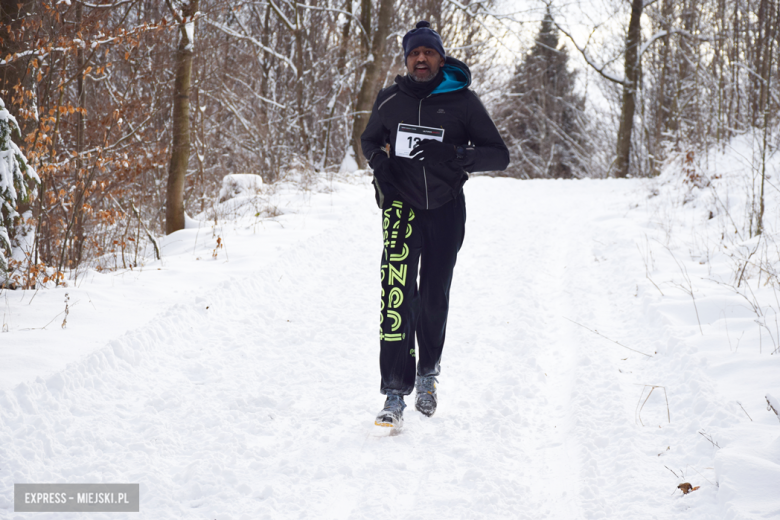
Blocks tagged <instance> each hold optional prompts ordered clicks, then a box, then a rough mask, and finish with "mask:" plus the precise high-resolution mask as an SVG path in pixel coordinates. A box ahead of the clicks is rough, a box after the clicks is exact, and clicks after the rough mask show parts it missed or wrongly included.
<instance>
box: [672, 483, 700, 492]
mask: <svg viewBox="0 0 780 520" xmlns="http://www.w3.org/2000/svg"><path fill="white" fill-rule="evenodd" d="M699 487H700V486H696V487H693V486H692V485H690V484H689V483H687V482H683V483H682V484H680V485H679V486H677V488H678V489H679V490H680V491H682V492H683V495H687V494H688V493H690V492H691V491H696V490H697V489H699Z"/></svg>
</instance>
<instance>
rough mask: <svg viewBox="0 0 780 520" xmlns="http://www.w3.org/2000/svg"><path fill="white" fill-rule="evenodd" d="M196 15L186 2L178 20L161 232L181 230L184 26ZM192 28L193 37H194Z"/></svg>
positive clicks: (186, 121)
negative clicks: (177, 42) (168, 154)
mask: <svg viewBox="0 0 780 520" xmlns="http://www.w3.org/2000/svg"><path fill="white" fill-rule="evenodd" d="M197 12H198V0H190V2H189V3H188V4H186V5H185V6H184V8H183V10H182V19H181V20H180V21H179V44H178V47H177V49H176V60H175V63H176V80H175V83H174V88H173V130H172V131H173V142H172V145H171V163H170V166H169V167H168V190H167V200H166V204H165V233H166V234H171V233H173V232H174V231H178V230H180V229H184V181H185V177H186V175H187V164H188V163H189V158H190V86H191V82H192V56H193V55H194V52H193V46H194V42H191V41H190V39H189V35H188V34H187V30H186V24H187V23H188V22H191V21H192V17H193V15H194V14H195V13H197ZM194 32H195V31H194V28H193V34H194Z"/></svg>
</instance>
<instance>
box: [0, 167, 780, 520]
mask: <svg viewBox="0 0 780 520" xmlns="http://www.w3.org/2000/svg"><path fill="white" fill-rule="evenodd" d="M676 179H677V177H675V175H674V174H673V172H671V173H669V174H668V175H667V176H666V177H662V178H661V179H660V180H658V181H653V183H648V182H647V181H637V180H630V181H618V180H604V181H515V180H510V179H489V178H475V179H473V180H471V181H469V183H468V184H467V185H466V201H467V207H468V222H467V231H466V241H465V244H464V247H463V250H462V251H461V254H460V257H459V260H458V266H457V267H456V274H455V281H454V284H453V288H452V302H451V314H450V320H449V326H448V332H447V345H446V346H445V350H444V358H443V363H442V376H441V377H440V384H439V394H440V398H439V399H440V402H439V410H438V411H437V413H436V415H435V416H434V417H433V418H430V419H427V418H424V417H422V416H421V415H420V414H419V413H417V412H415V411H414V410H413V407H409V408H407V411H406V421H405V427H404V429H403V431H402V433H401V434H400V435H397V436H392V437H377V436H375V434H374V430H375V428H374V427H373V425H372V421H373V417H374V415H375V414H376V412H377V411H378V410H379V409H380V408H381V405H382V401H383V399H382V396H380V395H379V393H378V388H379V380H378V344H377V337H376V336H377V327H376V324H377V321H378V316H377V314H378V313H377V312H376V311H377V309H378V302H377V294H378V291H379V280H378V274H379V258H380V252H381V241H380V234H379V225H380V221H379V211H378V210H377V209H376V208H375V206H374V205H373V194H372V192H371V189H370V186H369V183H368V179H367V178H362V179H359V180H356V181H355V182H353V183H351V184H343V183H336V184H334V185H333V191H332V193H318V194H314V195H311V196H310V197H307V198H306V199H305V200H297V201H292V202H290V204H289V206H288V207H281V208H279V209H280V210H281V211H282V212H283V213H284V214H283V215H281V216H277V217H275V218H273V219H268V218H260V217H257V216H254V213H253V212H248V213H247V215H246V216H244V217H242V218H238V219H236V220H233V221H230V222H222V221H220V220H219V218H218V220H217V224H218V227H217V229H216V230H212V228H211V226H212V224H213V222H212V221H211V220H210V219H211V217H209V220H208V221H206V218H207V216H206V215H202V216H200V217H198V218H199V219H202V220H201V221H200V226H199V228H198V227H196V228H193V229H187V230H185V231H182V232H179V233H176V234H174V235H172V236H171V237H168V238H166V241H165V243H164V251H163V260H162V262H153V261H151V260H147V263H146V265H145V267H144V269H143V270H142V271H138V270H136V271H132V272H130V271H123V272H113V273H102V274H95V273H91V274H89V276H86V277H83V278H82V279H83V280H84V281H83V282H82V283H81V285H80V286H79V287H78V288H74V287H69V288H66V289H58V290H51V291H40V292H39V293H38V295H37V296H35V298H34V299H32V297H33V293H25V294H22V293H19V292H15V293H5V294H3V299H4V305H5V309H6V310H5V312H6V314H7V315H8V316H10V318H6V323H8V325H9V330H10V332H8V333H4V334H0V356H2V359H3V360H4V363H3V365H2V366H0V384H2V390H1V391H0V517H9V518H14V517H15V515H14V513H13V494H12V493H13V484H14V483H23V482H63V483H76V482H138V483H140V485H141V513H140V516H141V517H145V518H155V519H164V518H182V517H184V518H247V519H249V518H252V519H255V518H274V519H275V518H301V517H303V518H307V517H312V518H313V517H317V518H377V517H384V516H391V517H394V518H432V517H437V518H463V519H470V518H528V519H534V520H536V519H540V518H549V519H553V518H555V519H566V520H569V519H576V518H657V519H667V518H691V519H702V520H704V519H707V520H711V519H713V518H734V519H742V518H746V519H747V518H767V517H772V516H777V515H780V493H777V489H780V423H778V420H777V417H776V416H775V415H774V414H772V413H770V412H767V411H766V409H765V404H766V403H765V400H764V395H765V394H767V393H769V394H774V395H775V396H778V397H780V380H778V378H777V377H776V376H775V375H776V374H777V373H778V369H780V362H779V360H780V356H778V355H770V354H769V352H771V351H772V347H770V346H769V343H768V342H769V339H767V337H766V336H764V338H763V340H762V341H763V343H761V345H762V346H761V347H759V343H758V338H759V336H757V334H758V332H757V331H756V330H755V329H756V328H757V325H756V324H755V322H754V321H753V320H752V315H751V314H750V312H752V310H751V307H750V306H749V305H746V304H745V300H744V298H742V297H740V296H739V295H737V294H735V293H734V292H733V291H732V292H730V293H729V292H728V290H727V288H725V287H724V286H723V285H718V284H715V283H714V282H707V280H706V279H705V280H700V278H702V273H700V272H698V271H697V270H698V269H703V270H704V272H706V271H707V269H711V270H712V271H714V272H719V270H723V276H725V275H726V270H727V269H728V268H729V261H728V257H725V258H720V257H717V255H710V256H709V257H707V258H706V261H705V262H704V263H702V264H700V263H699V262H701V261H702V258H700V257H699V256H696V258H695V259H692V258H691V254H692V253H691V252H690V248H688V249H686V244H689V243H690V242H691V240H693V238H692V237H696V236H703V235H701V234H702V233H704V231H702V230H701V228H700V227H697V226H695V225H688V224H690V223H691V222H699V221H698V220H696V218H698V217H696V215H695V214H696V212H697V211H700V210H701V207H702V206H701V205H699V206H697V205H696V204H698V203H696V204H691V203H690V201H689V203H686V204H684V205H683V204H681V203H680V202H679V201H676V199H675V196H676V195H675V194H676V193H679V192H680V190H681V189H682V188H681V187H680V186H677V184H679V183H678V182H677V180H679V179H677V180H676ZM653 190H655V192H656V193H658V195H657V196H655V197H652V198H650V199H648V196H647V195H648V193H649V192H652V191H653ZM689 191H690V190H689ZM702 193H704V192H703V191H702ZM694 195H696V194H695V193H694ZM285 196H286V197H287V198H286V199H285V198H284V197H285ZM701 196H702V197H703V195H701ZM280 197H282V198H280V199H279V200H278V201H277V202H276V203H275V204H276V205H277V206H280V205H281V206H284V205H285V204H286V203H285V202H283V201H284V200H293V197H292V194H289V193H288V194H286V195H285V194H282V195H280ZM694 198H695V197H694ZM701 200H703V199H701ZM736 203H737V202H735V204H736ZM702 204H703V203H702ZM775 206H776V204H775ZM697 208H698V209H697ZM773 211H774V210H773ZM773 215H774V213H773ZM772 218H776V217H774V216H773V217H772ZM686 219H687V220H686ZM712 220H716V221H717V219H712ZM696 233H699V235H696ZM670 236H672V237H675V240H678V242H675V241H674V240H670V238H669V237H670ZM708 236H709V235H708ZM217 237H219V238H220V239H221V242H222V243H223V244H224V248H223V249H216V250H215V247H216V238H217ZM708 240H710V241H714V239H712V238H710V239H708ZM666 247H668V249H666ZM214 252H216V254H217V257H216V259H214V258H213V253H214ZM663 254H665V255H666V256H663ZM697 255H698V253H697ZM680 266H682V267H680ZM158 268H160V269H159V270H158ZM686 270H687V271H686ZM684 272H685V273H687V274H686V275H685V277H683V275H682V274H681V273H684ZM705 278H706V277H705ZM750 281H751V283H753V284H754V285H755V280H754V279H750ZM688 284H689V285H688ZM685 287H689V288H690V290H689V291H687V292H686V291H685V290H683V289H684V288H685ZM764 289H767V288H766V287H764ZM768 290H770V291H771V289H768ZM717 291H723V292H717ZM65 292H68V293H69V298H70V312H69V315H68V321H67V327H66V328H65V329H62V328H61V327H60V324H61V319H62V316H59V317H57V318H56V319H55V322H54V323H52V324H51V325H49V326H48V327H47V328H46V329H43V330H41V329H40V327H41V326H42V325H44V324H45V323H41V322H46V321H49V320H51V318H52V317H54V316H55V315H56V314H57V313H58V312H61V311H62V307H64V303H63V302H62V300H63V299H64V294H65ZM762 294H763V293H762ZM760 297H762V298H763V296H760ZM31 299H32V302H30V300H31ZM76 302H79V303H78V304H77V305H76V304H75V303H76ZM694 302H695V303H696V307H694V305H693V304H694ZM697 312H698V318H697ZM770 316H771V313H770ZM770 321H771V320H769V321H767V322H766V324H767V325H769V324H770ZM699 322H701V331H700V330H699ZM36 327H38V328H36ZM726 328H727V329H728V330H727V331H726ZM24 329H33V330H24ZM761 330H764V329H761ZM764 333H765V334H766V332H764ZM729 338H730V339H729ZM737 338H740V340H739V346H738V348H736V342H737ZM616 342H618V343H619V344H618V343H616ZM729 342H731V344H730V343H729ZM6 360H10V363H6V362H5V361H6ZM651 390H652V393H650V391H651ZM648 394H649V397H648ZM740 403H741V404H740ZM748 415H749V416H750V417H748ZM683 483H690V484H691V485H692V486H694V487H698V489H697V490H695V491H693V492H691V493H689V494H687V495H683V494H682V491H680V490H679V489H678V488H677V486H678V485H680V484H683ZM113 515H114V516H112V517H116V514H113ZM81 516H83V517H84V518H87V517H89V518H101V517H106V518H108V517H109V514H104V515H100V514H89V515H86V514H84V515H81ZM81 516H79V515H78V514H73V515H71V516H70V517H72V518H76V517H81ZM135 516H137V515H135ZM36 517H41V518H48V516H47V515H46V514H37V515H36ZM54 517H55V516H51V518H54ZM56 517H57V518H65V517H68V516H66V515H62V514H60V515H56Z"/></svg>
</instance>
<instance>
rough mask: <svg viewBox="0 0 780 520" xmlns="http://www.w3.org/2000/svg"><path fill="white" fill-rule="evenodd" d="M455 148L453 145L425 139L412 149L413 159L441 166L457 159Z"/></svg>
mask: <svg viewBox="0 0 780 520" xmlns="http://www.w3.org/2000/svg"><path fill="white" fill-rule="evenodd" d="M455 157H456V153H455V146H454V145H452V144H446V143H442V142H441V141H434V140H433V139H423V140H422V141H420V142H419V143H418V144H417V146H415V147H414V148H413V149H412V159H418V160H420V161H422V163H423V164H439V163H445V162H448V161H451V160H453V159H455Z"/></svg>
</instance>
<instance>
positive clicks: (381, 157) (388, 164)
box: [370, 153, 398, 209]
mask: <svg viewBox="0 0 780 520" xmlns="http://www.w3.org/2000/svg"><path fill="white" fill-rule="evenodd" d="M395 160H396V159H395V158H394V157H388V156H387V154H385V153H377V154H374V156H373V157H371V162H370V165H371V169H372V170H374V191H375V196H376V203H377V206H379V207H380V208H381V209H386V206H388V205H389V204H390V203H391V202H392V201H393V199H394V198H395V197H396V196H398V190H396V189H395V186H394V184H393V181H394V177H395V174H394V168H395V164H394V162H395Z"/></svg>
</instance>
